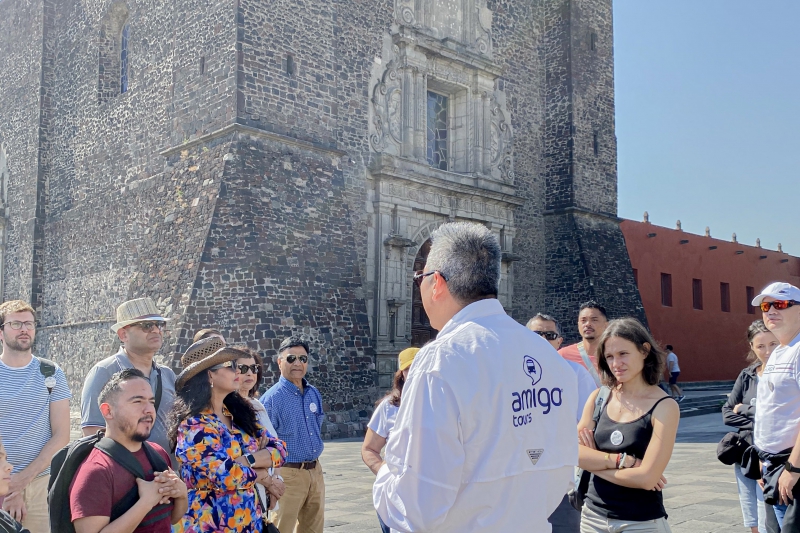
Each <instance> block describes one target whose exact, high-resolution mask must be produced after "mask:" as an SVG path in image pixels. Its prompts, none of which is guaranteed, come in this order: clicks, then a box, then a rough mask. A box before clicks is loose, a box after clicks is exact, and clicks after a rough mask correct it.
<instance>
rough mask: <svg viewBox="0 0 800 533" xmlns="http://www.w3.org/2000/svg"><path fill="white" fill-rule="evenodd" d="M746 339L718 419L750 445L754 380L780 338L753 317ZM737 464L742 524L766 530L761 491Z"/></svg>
mask: <svg viewBox="0 0 800 533" xmlns="http://www.w3.org/2000/svg"><path fill="white" fill-rule="evenodd" d="M747 343H748V344H749V345H750V353H748V355H747V362H748V363H749V365H748V366H747V368H745V369H744V370H742V371H741V372H740V373H739V377H737V378H736V383H734V385H733V389H732V390H731V393H730V394H729V395H728V400H727V401H726V402H725V405H723V406H722V420H723V421H724V422H725V425H726V426H731V427H735V428H738V430H739V437H740V438H741V439H742V440H744V441H745V442H747V443H748V444H750V445H751V446H752V445H753V424H754V423H755V416H756V392H757V390H758V380H759V378H760V377H761V374H762V373H763V372H764V367H765V366H766V363H767V360H768V359H769V356H770V354H771V353H772V351H773V350H774V349H775V348H776V347H777V346H778V345H779V344H780V342H778V338H777V337H776V336H775V335H774V334H773V333H772V332H771V331H770V330H768V329H767V326H766V325H764V321H763V320H756V321H755V322H753V323H752V324H750V327H748V328H747ZM740 466H741V460H739V461H736V464H734V465H733V470H734V473H735V475H736V485H737V486H738V488H739V504H740V505H741V507H742V519H743V520H744V527H748V528H750V531H751V533H759V532H760V533H766V531H767V526H766V517H767V514H766V508H765V507H764V491H763V490H761V487H760V486H759V484H758V482H757V481H755V480H753V479H750V478H748V477H745V475H744V473H743V472H742V469H741V468H740Z"/></svg>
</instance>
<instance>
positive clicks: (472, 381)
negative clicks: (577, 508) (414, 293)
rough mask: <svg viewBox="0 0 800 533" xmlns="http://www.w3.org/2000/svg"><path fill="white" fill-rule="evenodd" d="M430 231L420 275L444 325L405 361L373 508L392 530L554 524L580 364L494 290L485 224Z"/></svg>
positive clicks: (488, 531) (434, 314)
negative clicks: (518, 317)
mask: <svg viewBox="0 0 800 533" xmlns="http://www.w3.org/2000/svg"><path fill="white" fill-rule="evenodd" d="M431 238H432V240H433V243H432V247H431V252H430V254H429V256H428V261H427V264H426V265H425V269H424V270H423V271H419V272H418V273H416V274H415V281H416V282H418V283H419V284H420V293H421V298H422V302H423V305H424V307H425V311H426V313H427V314H428V317H429V319H430V322H431V325H432V326H433V327H434V328H436V329H438V330H439V335H438V337H437V338H436V340H434V341H432V342H431V343H429V344H428V345H426V346H425V347H424V348H422V350H420V352H419V353H418V354H417V357H416V359H415V360H414V363H413V364H412V365H411V372H410V374H409V376H408V381H407V382H406V385H405V388H404V390H403V400H402V403H401V405H400V410H399V412H398V414H397V419H396V423H395V426H394V429H393V430H392V434H391V437H390V438H389V442H388V444H387V447H386V455H385V464H384V465H383V466H382V467H381V468H380V470H379V472H378V475H377V479H376V481H375V485H374V487H373V501H374V504H375V508H376V509H377V511H378V514H380V516H381V518H382V519H383V521H384V522H385V523H386V524H387V525H388V526H389V527H390V528H392V530H393V531H401V532H431V533H433V532H436V533H449V532H454V533H455V532H457V533H479V532H485V533H498V532H503V533H513V532H523V531H524V532H529V531H535V532H537V533H543V532H544V533H546V532H549V531H551V529H550V524H548V522H547V517H548V516H550V514H551V513H552V512H553V511H554V510H555V508H556V507H557V506H558V504H559V502H560V501H561V499H562V497H563V495H564V493H565V492H566V491H567V490H568V489H569V488H570V486H571V484H572V477H573V467H574V466H575V465H577V464H578V440H577V433H576V427H575V412H576V409H577V401H578V400H577V398H578V387H577V379H576V377H575V373H574V372H573V371H572V369H571V368H570V367H569V365H568V364H567V362H566V361H565V360H564V359H562V358H561V357H560V356H559V355H558V353H556V351H555V350H554V349H553V348H552V346H550V344H549V343H548V342H547V341H545V340H544V339H542V338H541V337H540V336H539V335H536V334H535V333H533V332H531V331H529V330H528V329H526V328H525V327H524V326H522V325H521V324H518V323H517V322H516V321H514V320H513V319H512V318H510V317H509V316H508V315H506V313H505V311H504V309H503V307H502V305H500V302H498V301H497V299H496V294H497V286H498V283H499V277H500V276H499V273H500V254H501V252H500V246H499V243H498V242H497V239H496V237H494V235H493V234H492V233H491V232H490V231H489V230H488V229H486V228H485V227H483V226H479V225H476V224H467V223H452V224H445V225H443V226H441V227H440V228H439V229H438V230H436V231H435V232H434V233H433V235H432V237H431Z"/></svg>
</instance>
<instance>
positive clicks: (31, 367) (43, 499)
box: [0, 300, 72, 533]
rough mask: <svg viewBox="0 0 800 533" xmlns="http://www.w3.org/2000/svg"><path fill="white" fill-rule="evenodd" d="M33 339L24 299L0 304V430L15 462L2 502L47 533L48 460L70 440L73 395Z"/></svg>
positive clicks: (37, 532) (27, 525)
mask: <svg viewBox="0 0 800 533" xmlns="http://www.w3.org/2000/svg"><path fill="white" fill-rule="evenodd" d="M35 339H36V315H35V313H34V310H33V308H32V307H31V306H30V305H29V304H28V303H26V302H23V301H21V300H12V301H8V302H4V303H3V304H2V305H0V340H2V342H3V353H2V354H0V433H2V440H3V447H4V448H5V450H6V453H7V454H8V461H9V462H10V463H11V464H12V465H13V466H14V469H13V470H12V472H11V479H10V484H9V490H8V494H7V495H6V497H5V500H4V501H2V506H3V510H5V511H7V512H8V514H10V515H11V516H12V517H13V518H14V519H15V520H17V521H18V522H21V523H22V525H23V527H25V528H26V529H28V530H30V532H31V533H47V532H49V531H50V521H49V514H48V507H47V483H48V481H49V480H50V460H51V459H52V458H53V455H54V454H55V453H56V452H57V451H58V450H59V449H61V448H62V447H63V446H66V444H67V443H68V442H69V400H70V398H71V397H72V394H71V393H70V390H69V386H68V385H67V379H66V377H65V376H64V372H62V371H61V369H60V368H59V367H58V366H57V365H56V364H55V363H52V362H50V361H46V360H41V359H39V358H38V357H34V356H33V354H32V351H31V350H32V347H33V342H34V340H35ZM0 475H5V472H3V473H2V474H0ZM0 500H3V498H2V497H0Z"/></svg>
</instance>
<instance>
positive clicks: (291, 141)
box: [159, 122, 346, 157]
mask: <svg viewBox="0 0 800 533" xmlns="http://www.w3.org/2000/svg"><path fill="white" fill-rule="evenodd" d="M234 133H244V134H247V135H253V136H255V137H261V138H263V139H267V140H269V141H273V142H278V143H282V144H288V145H290V146H295V147H297V148H300V149H302V150H310V151H312V152H319V153H323V154H328V155H333V156H337V157H341V156H344V155H345V154H346V152H343V151H342V150H338V149H336V148H331V147H329V146H325V145H322V144H317V143H312V142H309V141H303V140H300V139H295V138H293V137H289V136H287V135H282V134H280V133H275V132H272V131H267V130H264V129H261V128H255V127H253V126H248V125H246V124H241V123H239V122H234V123H233V124H228V125H227V126H225V127H222V128H220V129H218V130H216V131H212V132H211V133H206V134H205V135H201V136H200V137H196V138H194V139H192V140H190V141H186V142H184V143H181V144H179V145H176V146H171V147H169V148H165V149H164V150H162V151H160V152H159V154H160V155H162V156H164V157H169V156H171V155H174V154H176V153H179V152H181V151H182V150H188V149H190V148H193V147H195V146H198V145H201V144H206V143H209V142H211V141H213V140H214V139H218V138H220V137H224V136H226V135H231V134H234Z"/></svg>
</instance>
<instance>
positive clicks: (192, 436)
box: [170, 338, 286, 533]
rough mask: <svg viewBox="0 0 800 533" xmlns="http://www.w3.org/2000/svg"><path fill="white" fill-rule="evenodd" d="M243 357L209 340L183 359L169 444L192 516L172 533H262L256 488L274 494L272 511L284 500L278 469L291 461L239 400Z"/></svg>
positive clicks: (237, 351) (244, 400) (280, 444)
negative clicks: (238, 364)
mask: <svg viewBox="0 0 800 533" xmlns="http://www.w3.org/2000/svg"><path fill="white" fill-rule="evenodd" d="M243 356H246V354H245V355H243V354H242V352H240V351H239V350H235V349H233V348H226V347H225V345H224V343H223V342H222V341H221V340H220V339H218V338H209V339H203V340H201V341H198V342H196V343H194V344H193V345H192V346H190V347H189V349H188V350H187V351H186V354H185V355H184V356H183V358H182V363H183V366H184V370H183V372H181V374H180V375H179V376H178V379H177V381H176V384H175V388H176V393H177V399H176V401H175V406H174V407H173V411H172V414H171V423H170V437H171V439H172V441H173V442H174V443H175V456H176V457H177V459H178V461H179V463H180V474H181V477H182V478H183V480H184V481H185V482H186V485H187V486H188V487H189V510H188V511H187V512H186V515H185V516H184V517H183V520H182V521H181V522H180V523H178V524H175V525H174V526H173V532H174V533H202V532H210V531H220V532H230V533H251V532H253V533H260V532H261V531H262V528H263V519H262V511H261V506H260V505H259V504H258V502H257V501H256V493H255V489H254V485H255V483H256V481H258V482H259V483H261V484H263V485H264V486H266V487H268V488H271V489H272V490H270V493H271V494H272V495H273V496H272V499H273V501H271V502H270V505H271V506H274V503H275V501H274V500H276V499H277V498H276V497H275V496H274V495H275V494H282V493H283V482H282V481H281V480H279V479H278V478H277V477H273V476H272V468H273V467H276V466H281V465H282V464H283V462H284V460H285V459H286V449H285V446H284V444H283V442H281V441H280V440H278V439H277V438H275V437H273V436H271V435H269V434H268V433H267V431H266V430H265V429H264V427H263V426H261V425H260V424H259V423H258V418H257V415H256V413H255V411H254V410H253V408H252V406H251V405H250V402H249V401H248V400H246V399H244V398H242V397H241V396H239V394H238V393H237V392H236V391H237V390H238V388H239V379H240V376H239V375H237V372H236V368H235V366H234V361H235V360H236V359H238V358H240V357H243Z"/></svg>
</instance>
